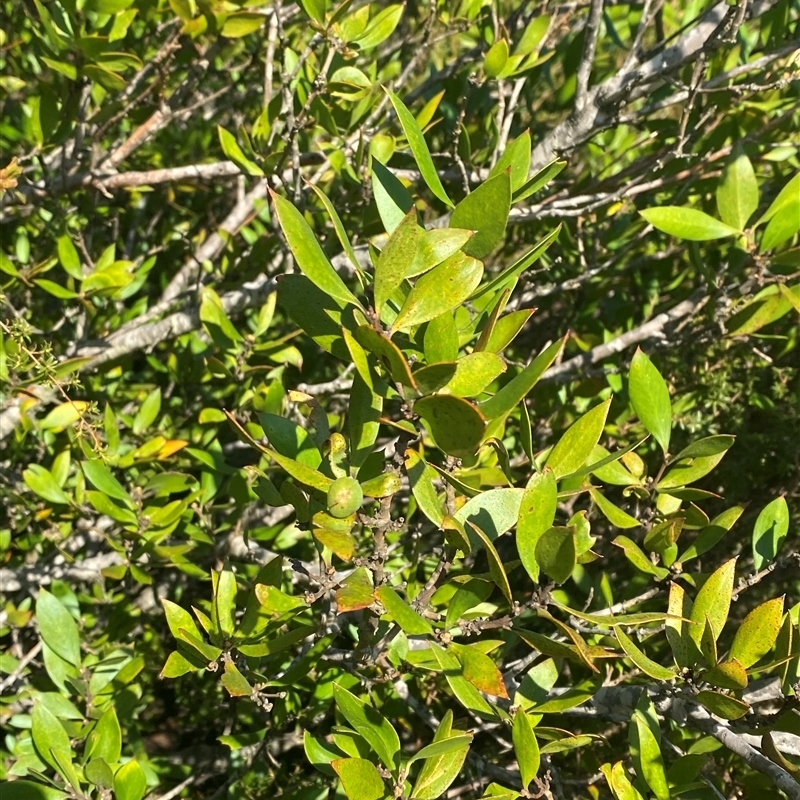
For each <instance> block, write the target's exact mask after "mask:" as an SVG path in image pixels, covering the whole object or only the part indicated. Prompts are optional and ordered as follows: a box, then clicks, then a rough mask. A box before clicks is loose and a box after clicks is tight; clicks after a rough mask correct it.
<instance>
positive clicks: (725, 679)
mask: <svg viewBox="0 0 800 800" xmlns="http://www.w3.org/2000/svg"><path fill="white" fill-rule="evenodd" d="M700 679H701V680H703V681H705V682H706V683H710V684H711V685H712V686H718V687H719V688H720V689H733V690H735V691H738V690H739V689H744V688H745V687H746V686H747V670H746V669H745V668H744V667H743V666H742V665H741V664H740V663H739V662H738V661H737V660H736V659H735V658H731V659H730V660H728V661H720V662H719V663H718V664H717V665H716V666H714V667H712V668H711V669H707V670H704V671H703V672H702V673H700Z"/></svg>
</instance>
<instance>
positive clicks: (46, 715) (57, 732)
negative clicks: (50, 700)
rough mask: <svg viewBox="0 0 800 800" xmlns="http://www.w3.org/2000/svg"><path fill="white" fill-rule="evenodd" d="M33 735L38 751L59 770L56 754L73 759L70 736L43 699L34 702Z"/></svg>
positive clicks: (43, 758)
mask: <svg viewBox="0 0 800 800" xmlns="http://www.w3.org/2000/svg"><path fill="white" fill-rule="evenodd" d="M31 736H32V738H33V744H34V746H35V747H36V752H37V753H38V754H39V756H40V758H41V759H42V760H43V761H45V762H46V763H48V764H49V765H50V766H51V767H53V768H54V769H56V770H58V769H59V762H58V760H57V759H56V754H60V755H62V756H63V757H64V758H65V759H67V760H68V761H71V759H72V748H71V746H70V741H69V736H68V735H67V732H66V731H65V730H64V726H63V725H62V724H61V723H60V722H59V721H58V718H57V717H56V716H55V715H54V714H53V713H52V712H51V711H50V710H49V709H47V708H46V707H45V705H44V704H43V703H42V702H41V701H37V702H34V704H33V711H32V712H31Z"/></svg>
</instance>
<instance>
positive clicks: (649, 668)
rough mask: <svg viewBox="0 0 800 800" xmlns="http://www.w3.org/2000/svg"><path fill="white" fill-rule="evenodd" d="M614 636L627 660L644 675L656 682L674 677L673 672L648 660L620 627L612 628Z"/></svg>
mask: <svg viewBox="0 0 800 800" xmlns="http://www.w3.org/2000/svg"><path fill="white" fill-rule="evenodd" d="M614 635H615V636H616V637H617V641H618V642H619V643H620V645H621V646H622V649H623V650H624V651H625V653H626V655H627V656H628V658H630V660H631V661H632V662H633V663H634V664H635V665H636V666H637V667H639V669H640V670H641V671H642V672H644V674H645V675H649V676H650V677H651V678H655V679H656V680H657V681H669V680H672V679H673V678H674V677H675V672H674V670H671V669H667V667H664V666H662V665H661V664H659V663H657V662H656V661H653V660H652V659H651V658H648V656H646V655H645V654H644V653H643V652H642V651H641V650H640V649H639V647H637V646H636V644H635V643H634V641H633V640H632V639H631V638H630V637H629V636H628V634H627V633H625V631H623V630H622V628H621V627H616V628H614Z"/></svg>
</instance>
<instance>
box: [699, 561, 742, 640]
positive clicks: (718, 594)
mask: <svg viewBox="0 0 800 800" xmlns="http://www.w3.org/2000/svg"><path fill="white" fill-rule="evenodd" d="M735 571H736V559H735V558H732V559H731V560H730V561H726V562H725V563H724V564H723V565H722V566H721V567H720V568H719V569H718V570H716V571H715V572H713V573H712V574H711V575H710V576H709V577H708V579H707V580H706V582H705V583H704V584H703V586H702V588H701V589H700V591H699V592H698V593H697V597H696V598H695V601H694V606H693V607H692V613H691V614H690V615H689V619H690V620H691V621H692V622H694V623H696V624H694V625H692V626H690V627H689V635H690V636H691V638H692V640H693V641H694V643H695V644H696V645H697V646H698V647H700V641H701V639H702V637H703V628H704V625H705V620H706V617H708V621H709V624H710V625H711V629H712V631H713V634H714V640H715V641H716V640H717V639H719V635H720V633H721V632H722V628H723V627H724V626H725V621H726V620H727V619H728V611H729V610H730V607H731V595H732V594H733V577H734V573H735Z"/></svg>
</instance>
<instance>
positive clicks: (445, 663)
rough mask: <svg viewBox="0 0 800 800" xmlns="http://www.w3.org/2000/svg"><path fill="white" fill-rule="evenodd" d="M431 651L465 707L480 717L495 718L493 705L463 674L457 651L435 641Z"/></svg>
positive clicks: (451, 687)
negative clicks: (453, 651) (441, 645)
mask: <svg viewBox="0 0 800 800" xmlns="http://www.w3.org/2000/svg"><path fill="white" fill-rule="evenodd" d="M430 648H431V653H432V655H433V657H434V659H435V661H436V663H437V664H438V665H439V668H440V669H441V670H443V671H444V676H445V680H446V681H447V684H448V686H449V687H450V689H451V690H452V692H453V694H454V695H455V697H456V699H457V700H458V702H459V703H461V705H463V706H464V708H466V709H469V710H470V711H472V712H473V713H475V714H477V715H478V716H480V717H485V718H488V719H495V713H494V710H493V708H492V706H491V705H490V704H489V703H488V702H487V701H486V700H485V698H484V697H483V695H482V694H481V693H480V692H479V691H478V690H477V689H476V688H475V687H474V686H473V685H472V684H471V683H470V682H469V681H468V680H467V679H466V678H465V677H464V676H463V674H462V672H463V667H462V666H461V662H460V661H459V660H458V658H457V657H456V655H455V653H451V652H450V651H449V650H445V649H444V648H443V647H440V646H439V645H437V644H436V643H435V642H431V643H430Z"/></svg>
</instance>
